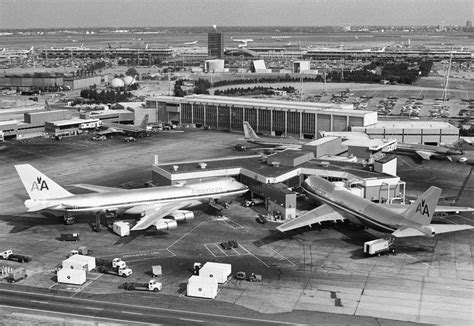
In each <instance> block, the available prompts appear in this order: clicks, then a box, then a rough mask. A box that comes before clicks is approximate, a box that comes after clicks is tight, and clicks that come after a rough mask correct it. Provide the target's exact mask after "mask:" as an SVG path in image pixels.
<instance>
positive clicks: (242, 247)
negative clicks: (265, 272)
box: [240, 245, 270, 268]
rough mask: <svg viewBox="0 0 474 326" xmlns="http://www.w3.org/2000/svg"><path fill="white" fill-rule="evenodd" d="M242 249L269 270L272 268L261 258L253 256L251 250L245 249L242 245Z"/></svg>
mask: <svg viewBox="0 0 474 326" xmlns="http://www.w3.org/2000/svg"><path fill="white" fill-rule="evenodd" d="M240 247H241V248H242V249H243V250H245V251H246V252H247V253H248V254H249V255H250V256H253V257H254V258H255V259H257V260H258V261H259V262H261V263H262V264H263V265H265V266H266V267H267V268H270V266H268V265H267V264H266V263H265V262H264V261H263V260H261V259H260V258H258V257H257V256H255V255H254V254H252V253H251V252H250V251H249V250H247V248H245V247H244V246H242V245H240Z"/></svg>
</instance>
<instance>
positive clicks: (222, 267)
mask: <svg viewBox="0 0 474 326" xmlns="http://www.w3.org/2000/svg"><path fill="white" fill-rule="evenodd" d="M231 274H232V265H231V264H223V263H214V262H207V263H205V264H204V265H203V266H202V267H201V268H200V269H199V276H200V277H204V278H211V279H215V280H216V282H218V283H225V282H226V281H227V278H228V277H229V276H230V275H231Z"/></svg>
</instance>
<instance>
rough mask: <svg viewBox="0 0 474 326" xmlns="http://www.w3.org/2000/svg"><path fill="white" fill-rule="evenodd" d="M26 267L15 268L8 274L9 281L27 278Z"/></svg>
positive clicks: (13, 281)
mask: <svg viewBox="0 0 474 326" xmlns="http://www.w3.org/2000/svg"><path fill="white" fill-rule="evenodd" d="M27 276H28V275H26V269H24V268H21V267H19V268H15V269H14V270H13V271H12V272H11V273H10V274H8V277H7V281H8V282H9V283H15V282H18V281H21V280H22V279H24V278H26V277H27Z"/></svg>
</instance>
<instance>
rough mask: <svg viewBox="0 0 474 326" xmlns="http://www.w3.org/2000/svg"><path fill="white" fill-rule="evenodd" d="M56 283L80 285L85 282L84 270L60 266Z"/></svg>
mask: <svg viewBox="0 0 474 326" xmlns="http://www.w3.org/2000/svg"><path fill="white" fill-rule="evenodd" d="M57 277H58V283H67V284H76V285H82V284H84V283H85V282H86V271H85V270H77V269H67V268H62V269H60V270H59V271H58V274H57Z"/></svg>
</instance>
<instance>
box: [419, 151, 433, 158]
mask: <svg viewBox="0 0 474 326" xmlns="http://www.w3.org/2000/svg"><path fill="white" fill-rule="evenodd" d="M415 153H416V154H418V155H419V156H420V157H421V158H422V159H424V160H429V159H430V158H431V156H432V155H433V153H431V152H424V151H415Z"/></svg>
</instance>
